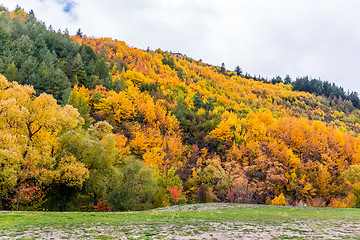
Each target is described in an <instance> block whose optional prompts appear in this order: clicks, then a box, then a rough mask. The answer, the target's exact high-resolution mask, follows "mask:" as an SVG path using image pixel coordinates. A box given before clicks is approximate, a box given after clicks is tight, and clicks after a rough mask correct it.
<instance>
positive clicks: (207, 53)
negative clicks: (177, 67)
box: [3, 0, 360, 92]
mask: <svg viewBox="0 0 360 240" xmlns="http://www.w3.org/2000/svg"><path fill="white" fill-rule="evenodd" d="M68 1H69V0H66V1H65V0H17V1H14V0H5V1H3V4H5V5H6V6H8V7H9V8H10V9H12V8H14V7H15V5H16V3H19V5H20V6H22V7H24V8H25V9H26V10H27V11H29V10H30V9H33V10H34V11H35V14H36V16H37V17H38V19H40V20H42V21H45V22H46V24H48V25H50V24H51V25H52V26H53V28H54V29H58V28H61V29H62V30H64V29H65V28H68V29H69V30H70V33H72V34H75V32H76V30H77V29H78V28H81V29H82V31H83V32H84V33H85V34H87V35H88V36H95V37H112V38H116V39H119V40H123V41H125V42H126V43H127V44H129V45H131V46H136V47H140V48H143V49H145V48H146V47H147V46H150V48H153V49H155V48H158V47H160V48H162V49H164V50H173V51H180V52H183V53H185V54H187V55H188V56H191V57H193V58H195V59H200V58H202V59H203V61H205V62H210V63H212V64H215V65H220V64H221V63H222V62H224V63H225V64H226V66H227V67H228V68H229V69H233V68H234V67H235V66H236V65H240V66H241V67H242V68H243V69H244V71H247V72H249V73H251V74H256V75H259V74H260V75H262V76H268V77H273V76H276V75H280V76H285V74H290V75H291V76H292V77H293V78H294V77H296V76H303V75H310V76H312V77H320V78H321V79H323V80H328V81H330V82H335V83H337V84H338V85H341V86H344V87H345V89H348V88H350V89H351V90H356V91H358V92H360V71H358V70H357V68H358V66H360V57H359V54H358V52H360V22H359V21H358V13H357V11H358V9H360V1H356V0H345V1H339V0H316V1H314V0H292V1H289V0H271V1H269V0H222V1H215V0H192V1H191V0H174V1H165V0H132V1H126V0H119V1H110V0H102V1H101V2H99V1H89V0H88V1H85V0H74V2H76V5H74V6H73V8H72V11H70V12H69V13H66V12H64V7H65V5H66V2H68ZM64 4H65V5H64Z"/></svg>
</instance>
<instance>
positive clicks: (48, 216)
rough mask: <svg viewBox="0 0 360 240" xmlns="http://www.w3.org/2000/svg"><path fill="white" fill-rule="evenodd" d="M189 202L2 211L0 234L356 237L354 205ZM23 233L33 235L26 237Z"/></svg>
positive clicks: (358, 219) (359, 221)
mask: <svg viewBox="0 0 360 240" xmlns="http://www.w3.org/2000/svg"><path fill="white" fill-rule="evenodd" d="M213 205H214V204H213ZM213 205H211V206H213ZM194 206H197V207H198V208H199V209H197V210H196V209H195V210H191V211H173V210H174V209H173V208H170V209H169V210H171V211H166V209H165V210H164V209H159V210H152V211H143V212H122V213H84V212H1V213H0V235H7V236H16V235H20V236H22V234H23V238H31V237H32V236H34V234H35V233H36V232H37V233H38V234H39V235H35V237H36V236H44V234H51V233H53V232H54V231H57V232H60V233H61V234H63V235H64V236H62V237H63V238H65V237H66V236H69V237H75V236H78V237H79V238H81V236H92V237H93V238H96V239H115V238H116V237H119V236H120V235H121V236H127V237H132V236H139V237H141V238H143V239H152V238H156V236H161V238H166V236H168V235H171V236H173V238H176V236H189V237H195V238H196V236H200V235H202V234H209V236H210V237H211V238H212V237H213V238H216V235H214V236H212V234H213V233H220V234H223V235H224V236H226V234H231V233H232V232H234V231H235V232H237V233H239V234H240V233H241V234H260V233H262V234H269V236H273V234H274V232H278V235H277V237H278V238H279V239H298V238H299V237H300V238H301V237H302V236H304V238H305V237H306V236H307V235H306V234H312V235H311V236H315V237H316V236H318V237H319V238H321V236H327V237H329V234H333V235H334V236H337V235H336V234H339V236H340V238H342V236H343V238H344V239H346V238H353V239H360V233H359V231H360V210H359V209H331V208H294V207H274V206H259V205H254V206H251V205H236V204H228V205H225V206H228V207H229V208H223V209H210V210H202V208H205V209H206V206H207V205H206V204H205V205H194ZM214 206H216V205H214ZM222 206H224V204H222ZM180 209H181V208H180ZM344 224H345V225H344ZM352 229H353V231H352ZM344 230H346V231H344ZM26 233H29V234H30V235H31V234H33V235H31V236H25V234H26ZM41 234H43V235H41ZM249 236H253V235H249ZM256 236H257V235H254V237H256ZM331 236H332V235H331ZM339 236H338V237H339Z"/></svg>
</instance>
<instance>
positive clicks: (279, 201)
mask: <svg viewBox="0 0 360 240" xmlns="http://www.w3.org/2000/svg"><path fill="white" fill-rule="evenodd" d="M271 205H275V206H286V205H287V203H286V199H285V196H284V194H283V193H281V194H280V195H279V196H277V197H274V199H273V200H271Z"/></svg>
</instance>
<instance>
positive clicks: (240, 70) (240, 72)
mask: <svg viewBox="0 0 360 240" xmlns="http://www.w3.org/2000/svg"><path fill="white" fill-rule="evenodd" d="M235 72H236V74H237V75H238V76H241V74H242V73H243V70H242V69H241V68H240V67H239V66H236V67H235Z"/></svg>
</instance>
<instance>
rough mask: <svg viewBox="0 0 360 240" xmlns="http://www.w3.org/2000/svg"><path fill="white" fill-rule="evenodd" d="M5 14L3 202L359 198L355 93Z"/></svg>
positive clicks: (124, 206)
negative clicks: (268, 77)
mask: <svg viewBox="0 0 360 240" xmlns="http://www.w3.org/2000/svg"><path fill="white" fill-rule="evenodd" d="M0 12H1V13H0V41H1V44H0V73H1V74H3V76H2V75H0V199H1V205H0V207H1V208H2V209H17V208H18V209H24V210H26V209H28V210H38V209H48V210H61V211H70V210H76V211H93V210H99V211H108V210H114V211H124V210H136V209H147V208H152V207H161V206H168V205H171V204H179V203H185V202H187V203H196V202H210V201H215V202H241V203H267V204H279V205H291V204H292V205H294V204H307V205H310V206H334V207H356V206H360V182H359V181H360V180H359V179H360V177H359V176H360V173H359V166H360V145H359V144H360V142H359V141H360V139H359V137H358V134H359V133H360V118H359V117H360V111H359V109H358V107H359V106H358V100H356V98H355V97H357V95H356V94H355V93H353V95H351V94H348V95H346V94H345V95H344V96H342V93H341V91H338V90H337V89H338V88H337V87H336V86H334V85H331V84H327V83H326V82H321V81H320V82H318V81H313V80H311V79H306V78H304V79H302V80H300V79H297V80H296V81H294V82H293V81H291V80H289V81H280V80H279V81H275V80H274V81H273V82H271V83H269V82H266V81H259V79H253V78H251V77H249V76H248V75H243V74H242V70H241V69H237V71H236V72H232V71H228V70H226V69H225V67H218V66H212V65H209V64H205V63H203V62H202V61H196V60H194V59H191V58H189V57H186V56H184V55H181V54H173V53H171V52H164V51H162V50H161V49H157V50H155V51H153V50H150V49H148V50H147V51H143V50H140V49H137V48H132V47H129V46H127V45H126V44H125V43H124V42H121V41H118V40H112V39H109V38H88V37H84V35H83V34H81V36H80V35H78V36H69V35H68V33H67V31H64V32H62V31H60V30H59V31H57V32H56V31H54V30H52V29H49V28H47V27H46V26H45V24H43V23H41V22H39V21H37V20H36V18H35V16H34V14H33V13H26V12H24V11H23V10H22V9H21V8H18V9H16V10H15V11H14V12H9V11H7V10H6V9H2V10H0ZM4 76H5V77H4ZM307 81H309V82H310V83H311V82H313V83H316V84H317V85H316V86H318V87H316V86H315V85H314V86H313V84H312V83H311V84H310V86H312V87H311V88H309V89H307V88H308V87H307V86H308V85H306V84H308V83H307ZM324 89H330V90H328V91H327V92H326V91H325V90H324ZM295 90H301V91H295ZM304 91H305V92H304ZM336 91H338V92H339V93H338V95H336V94H335V93H334V92H336Z"/></svg>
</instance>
